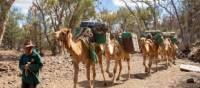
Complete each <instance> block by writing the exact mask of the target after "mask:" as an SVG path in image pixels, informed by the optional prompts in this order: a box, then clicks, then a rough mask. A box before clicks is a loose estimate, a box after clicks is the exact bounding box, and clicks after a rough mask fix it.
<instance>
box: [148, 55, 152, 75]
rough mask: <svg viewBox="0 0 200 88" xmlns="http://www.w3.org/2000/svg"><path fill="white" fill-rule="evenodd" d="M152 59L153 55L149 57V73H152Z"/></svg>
mask: <svg viewBox="0 0 200 88" xmlns="http://www.w3.org/2000/svg"><path fill="white" fill-rule="evenodd" d="M152 60H153V57H152V56H151V57H150V58H149V68H148V73H149V74H151V65H152Z"/></svg>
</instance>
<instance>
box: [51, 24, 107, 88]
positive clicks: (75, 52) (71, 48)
mask: <svg viewBox="0 0 200 88" xmlns="http://www.w3.org/2000/svg"><path fill="white" fill-rule="evenodd" d="M53 36H54V37H55V38H56V39H57V40H58V41H61V42H62V43H63V45H64V47H65V48H66V49H67V51H68V52H69V53H70V54H71V57H72V59H73V65H74V88H76V87H77V81H78V73H79V72H78V71H79V63H80V62H82V63H83V64H85V66H86V76H87V80H88V86H89V88H91V87H92V85H93V84H94V80H95V76H96V72H95V63H93V62H92V60H91V59H90V57H89V48H88V45H87V44H86V43H85V42H84V41H83V40H81V39H78V40H76V41H74V40H73V38H72V37H73V35H72V32H71V30H70V29H69V28H62V29H61V30H59V31H56V32H54V33H53ZM98 56H99V60H100V61H101V60H102V58H101V57H100V56H101V55H100V54H98ZM101 67H102V66H101ZM91 68H92V72H93V81H91V79H90V69H91ZM102 71H103V68H102ZM102 73H103V72H102ZM103 76H104V74H103ZM104 82H105V76H104Z"/></svg>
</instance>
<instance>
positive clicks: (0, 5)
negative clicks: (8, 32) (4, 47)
mask: <svg viewBox="0 0 200 88" xmlns="http://www.w3.org/2000/svg"><path fill="white" fill-rule="evenodd" d="M14 1H15V0H4V1H1V2H0V10H1V11H0V16H1V17H0V45H1V44H2V40H3V36H4V33H5V25H6V21H7V14H8V11H9V10H10V8H11V6H12V4H13V3H14Z"/></svg>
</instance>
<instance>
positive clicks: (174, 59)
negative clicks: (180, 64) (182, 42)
mask: <svg viewBox="0 0 200 88" xmlns="http://www.w3.org/2000/svg"><path fill="white" fill-rule="evenodd" d="M173 64H174V65H176V55H173Z"/></svg>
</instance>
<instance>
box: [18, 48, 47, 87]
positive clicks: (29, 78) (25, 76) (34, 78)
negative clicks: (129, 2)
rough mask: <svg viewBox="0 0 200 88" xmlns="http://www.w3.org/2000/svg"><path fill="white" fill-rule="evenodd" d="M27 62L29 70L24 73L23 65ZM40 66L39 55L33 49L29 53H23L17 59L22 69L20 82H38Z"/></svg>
mask: <svg viewBox="0 0 200 88" xmlns="http://www.w3.org/2000/svg"><path fill="white" fill-rule="evenodd" d="M28 62H31V64H30V66H29V68H30V70H28V71H27V72H26V73H25V70H24V65H26V64H27V63H28ZM42 66H43V64H42V61H41V57H40V55H39V54H38V53H37V52H36V51H35V50H34V49H33V52H32V54H31V55H26V54H23V55H22V56H21V58H20V61H19V68H20V70H21V71H22V82H24V83H27V84H38V83H39V82H40V80H39V72H40V69H41V68H42Z"/></svg>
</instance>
